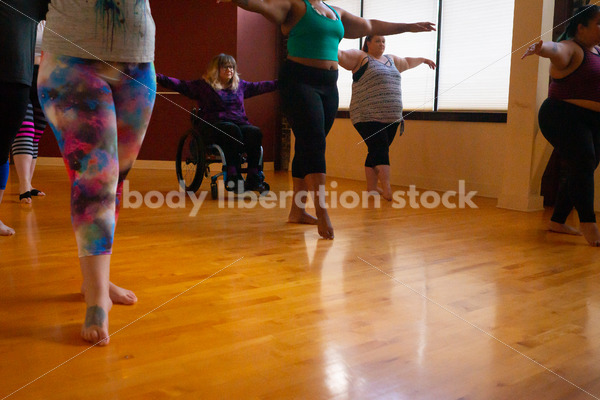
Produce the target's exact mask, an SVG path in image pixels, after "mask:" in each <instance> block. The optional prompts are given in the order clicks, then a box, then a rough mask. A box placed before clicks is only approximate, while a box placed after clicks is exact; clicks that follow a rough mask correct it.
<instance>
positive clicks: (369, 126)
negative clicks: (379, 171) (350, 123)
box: [354, 121, 400, 168]
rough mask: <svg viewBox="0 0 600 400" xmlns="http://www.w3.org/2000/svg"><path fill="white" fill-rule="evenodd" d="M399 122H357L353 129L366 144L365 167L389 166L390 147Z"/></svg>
mask: <svg viewBox="0 0 600 400" xmlns="http://www.w3.org/2000/svg"><path fill="white" fill-rule="evenodd" d="M399 126H400V122H393V123H385V122H377V121H371V122H357V123H356V124H354V128H356V130H357V131H358V133H359V134H360V136H361V137H362V138H363V140H364V141H365V143H366V144H367V148H368V153H367V158H366V160H365V167H369V168H375V167H376V166H377V165H390V145H391V144H392V142H393V141H394V138H395V137H396V132H397V131H398V127H399Z"/></svg>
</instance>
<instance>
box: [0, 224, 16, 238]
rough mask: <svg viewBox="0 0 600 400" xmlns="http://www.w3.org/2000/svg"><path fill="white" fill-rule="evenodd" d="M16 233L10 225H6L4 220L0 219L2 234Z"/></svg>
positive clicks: (0, 231)
mask: <svg viewBox="0 0 600 400" xmlns="http://www.w3.org/2000/svg"><path fill="white" fill-rule="evenodd" d="M14 234H15V230H14V229H13V228H11V227H10V226H6V225H4V223H2V221H0V236H12V235H14Z"/></svg>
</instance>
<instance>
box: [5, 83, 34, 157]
mask: <svg viewBox="0 0 600 400" xmlns="http://www.w3.org/2000/svg"><path fill="white" fill-rule="evenodd" d="M28 103H29V86H27V85H24V84H22V83H13V82H0V165H2V164H6V162H7V161H8V155H9V153H10V146H11V145H12V142H13V140H14V139H15V136H16V135H17V132H19V128H20V127H21V123H22V122H23V119H24V118H25V113H26V112H27V104H28Z"/></svg>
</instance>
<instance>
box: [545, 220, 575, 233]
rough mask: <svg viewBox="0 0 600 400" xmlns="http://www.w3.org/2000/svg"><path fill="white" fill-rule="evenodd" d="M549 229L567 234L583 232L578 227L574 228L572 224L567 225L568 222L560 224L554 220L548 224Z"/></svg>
mask: <svg viewBox="0 0 600 400" xmlns="http://www.w3.org/2000/svg"><path fill="white" fill-rule="evenodd" d="M548 229H549V230H550V231H551V232H556V233H565V234H567V235H575V236H581V232H580V231H578V230H577V229H575V228H573V227H572V226H570V225H567V224H560V223H558V222H554V221H550V225H549V226H548Z"/></svg>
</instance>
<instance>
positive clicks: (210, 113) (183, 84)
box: [156, 74, 277, 125]
mask: <svg viewBox="0 0 600 400" xmlns="http://www.w3.org/2000/svg"><path fill="white" fill-rule="evenodd" d="M156 81H157V82H158V83H159V84H160V85H161V86H163V87H165V88H167V89H171V90H174V91H176V92H179V93H181V94H182V95H184V96H186V97H189V98H190V99H194V100H197V101H198V107H199V108H200V113H199V115H200V117H202V118H203V119H205V120H207V121H208V122H216V121H230V122H234V123H236V124H241V125H244V124H249V122H248V117H247V116H246V109H245V108H244V99H248V98H250V97H253V96H258V95H259V94H263V93H269V92H273V91H275V90H277V80H275V81H262V82H247V81H244V80H242V79H240V84H239V86H238V88H237V90H235V91H234V90H230V89H227V90H214V89H213V88H212V87H211V86H210V85H209V84H208V83H207V82H206V81H205V80H204V79H197V80H195V81H181V80H179V79H176V78H170V77H168V76H165V75H163V74H156Z"/></svg>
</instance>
